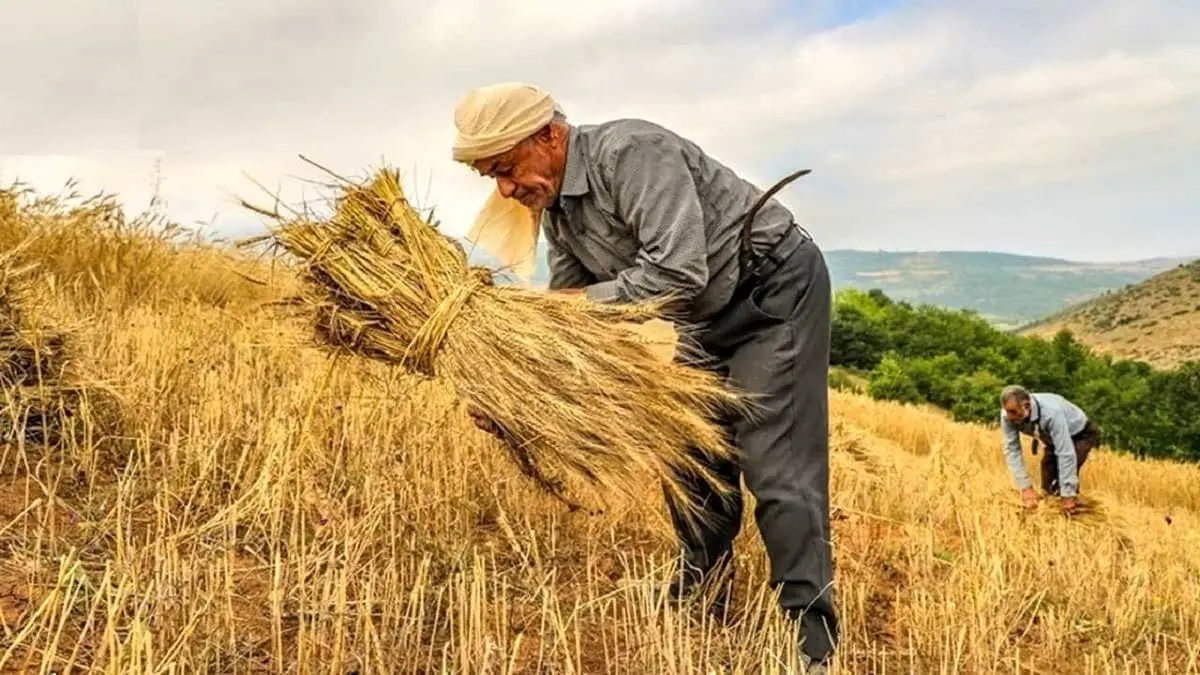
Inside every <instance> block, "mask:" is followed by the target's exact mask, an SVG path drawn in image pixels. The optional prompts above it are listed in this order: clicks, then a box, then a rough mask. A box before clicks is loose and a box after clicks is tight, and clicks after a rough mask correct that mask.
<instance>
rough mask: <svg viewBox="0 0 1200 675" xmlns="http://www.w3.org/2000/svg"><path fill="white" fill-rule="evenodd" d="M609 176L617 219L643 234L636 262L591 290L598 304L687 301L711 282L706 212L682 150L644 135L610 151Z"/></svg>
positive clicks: (670, 142)
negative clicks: (659, 299)
mask: <svg viewBox="0 0 1200 675" xmlns="http://www.w3.org/2000/svg"><path fill="white" fill-rule="evenodd" d="M605 172H606V173H607V174H608V175H609V176H611V179H610V186H611V188H610V189H611V191H612V195H613V200H614V202H615V204H616V210H617V216H618V217H619V218H621V220H623V221H625V222H626V223H627V224H628V225H629V226H630V228H631V229H633V230H634V231H635V232H637V233H638V239H639V244H640V250H639V251H638V254H637V264H636V265H635V266H633V267H630V268H627V269H624V270H621V271H620V272H618V273H617V276H616V278H615V279H613V280H611V281H603V282H600V283H597V284H592V285H591V286H588V289H587V295H588V297H589V298H590V299H592V300H595V301H598V302H623V303H624V302H640V301H642V300H648V299H650V298H654V297H656V296H660V295H663V294H668V293H669V294H671V295H672V296H673V297H674V298H675V300H676V301H677V302H683V303H686V302H688V301H690V300H692V299H693V298H695V297H696V296H697V295H699V294H700V292H701V291H703V290H704V287H705V286H706V285H707V284H708V262H707V252H708V246H707V244H706V241H705V234H704V214H703V212H702V210H701V208H700V197H699V195H698V194H697V193H696V185H695V183H694V182H693V180H692V174H691V171H690V170H689V169H688V165H687V163H686V162H685V161H684V156H683V148H682V147H681V146H680V144H679V142H678V141H677V140H676V139H672V138H670V137H665V136H662V135H658V134H642V135H639V137H638V138H634V139H628V140H627V141H625V142H622V143H620V144H618V145H617V146H616V147H614V148H612V150H611V151H610V152H609V153H608V155H607V157H606V161H605Z"/></svg>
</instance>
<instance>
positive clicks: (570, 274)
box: [541, 119, 792, 323]
mask: <svg viewBox="0 0 1200 675" xmlns="http://www.w3.org/2000/svg"><path fill="white" fill-rule="evenodd" d="M761 194H762V190H759V189H758V188H756V187H755V186H754V185H752V184H751V183H749V182H747V181H745V180H743V179H742V178H740V177H738V175H737V174H735V173H734V172H733V171H732V170H730V169H729V168H728V167H726V166H725V165H723V164H721V163H720V162H718V161H717V160H715V159H713V158H712V157H710V156H709V155H707V154H706V153H705V152H704V151H703V150H701V149H700V148H699V147H698V146H697V145H696V144H695V143H692V142H691V141H689V140H687V139H685V138H682V137H680V136H679V135H677V134H675V133H673V132H671V131H670V130H668V129H664V128H663V127H661V126H658V125H656V124H654V123H652V122H647V121H644V120H637V119H623V120H616V121H612V122H606V123H603V124H594V125H582V126H578V127H576V126H572V127H571V128H570V131H569V139H568V147H567V162H566V169H565V172H564V175H563V181H562V188H561V190H560V191H559V196H558V199H557V200H556V201H555V204H554V205H552V206H551V207H550V208H548V209H546V210H545V211H543V213H542V221H541V228H542V233H543V234H544V235H545V237H546V240H547V244H548V250H549V254H548V263H549V267H550V288H551V289H552V290H557V289H562V288H581V287H586V289H587V295H588V297H589V298H591V299H593V300H595V301H598V302H633V301H641V300H644V299H648V298H652V297H654V296H658V295H660V294H663V293H666V292H673V293H674V294H675V296H676V297H677V298H678V299H679V300H680V301H681V302H682V303H685V304H684V307H683V309H684V312H685V318H687V319H689V320H691V321H692V322H696V323H702V322H703V321H704V320H706V319H709V318H711V317H712V316H713V315H714V314H715V313H716V312H718V311H719V310H721V309H722V308H723V307H724V306H725V305H726V303H728V301H729V299H730V296H731V295H732V294H733V290H734V287H735V286H736V285H737V283H738V281H739V279H738V247H739V240H740V232H741V220H742V217H743V216H744V215H745V214H746V212H747V211H749V209H750V207H751V206H752V205H753V203H754V201H755V200H756V199H758V197H759V195H761ZM791 223H792V214H791V213H790V212H789V211H788V210H787V209H786V208H785V207H784V206H783V205H782V204H780V203H779V202H777V201H776V200H774V199H771V200H769V201H768V202H767V203H766V204H764V205H763V207H762V208H761V209H759V211H758V215H757V216H756V217H755V222H754V226H753V228H752V230H751V244H752V246H753V247H754V249H755V251H756V252H761V251H765V250H767V249H768V248H769V247H770V245H771V244H773V243H774V242H775V240H777V239H778V238H779V237H780V236H781V235H782V234H784V232H785V228H787V227H789V225H790V224H791Z"/></svg>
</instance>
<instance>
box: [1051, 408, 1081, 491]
mask: <svg viewBox="0 0 1200 675" xmlns="http://www.w3.org/2000/svg"><path fill="white" fill-rule="evenodd" d="M1045 426H1046V429H1047V431H1049V432H1050V439H1051V440H1052V441H1053V442H1054V454H1055V457H1056V458H1057V459H1058V491H1059V494H1060V495H1062V496H1063V497H1074V496H1076V494H1077V493H1078V492H1079V476H1078V467H1076V466H1075V464H1076V462H1075V439H1073V438H1071V432H1070V430H1069V429H1068V428H1067V420H1066V419H1065V418H1064V417H1063V415H1062V414H1061V413H1060V412H1058V411H1057V410H1056V411H1054V414H1052V415H1047V416H1046V423H1045Z"/></svg>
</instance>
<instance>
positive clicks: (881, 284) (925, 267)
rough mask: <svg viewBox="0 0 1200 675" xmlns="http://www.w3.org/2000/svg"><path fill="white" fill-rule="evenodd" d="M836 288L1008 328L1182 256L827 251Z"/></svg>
mask: <svg viewBox="0 0 1200 675" xmlns="http://www.w3.org/2000/svg"><path fill="white" fill-rule="evenodd" d="M467 247H468V251H471V253H472V256H471V257H472V259H473V261H474V262H476V264H481V265H486V266H489V267H493V268H494V267H495V266H496V265H495V262H494V260H492V259H491V258H490V257H489V256H487V254H486V253H484V252H482V251H480V250H478V249H477V248H475V247H472V246H471V245H470V244H467ZM825 256H826V260H827V262H828V265H829V271H830V275H831V278H832V282H833V286H834V288H835V289H840V288H860V289H862V290H870V289H872V288H878V289H881V290H882V291H883V292H884V293H885V294H887V296H888V297H890V298H894V299H896V300H904V301H908V302H913V303H929V304H935V305H940V306H943V307H949V308H952V309H969V310H974V311H976V312H979V313H980V315H982V316H983V317H984V318H986V319H988V320H990V321H992V322H993V323H994V324H996V325H997V326H999V327H1002V328H1012V327H1016V326H1019V325H1021V324H1024V323H1028V322H1030V321H1034V320H1036V319H1039V318H1041V317H1044V316H1046V315H1047V314H1050V313H1051V312H1056V311H1058V310H1060V309H1062V308H1063V307H1067V306H1069V305H1071V304H1073V303H1077V302H1080V301H1083V300H1085V299H1088V298H1091V297H1094V296H1096V295H1098V294H1100V293H1103V292H1105V291H1107V290H1115V289H1118V288H1121V287H1123V286H1126V285H1128V284H1134V283H1138V282H1141V281H1144V280H1146V279H1148V278H1149V277H1151V276H1153V275H1155V274H1158V273H1160V272H1163V271H1165V270H1169V269H1172V268H1174V267H1175V266H1177V265H1179V264H1180V263H1181V262H1185V260H1184V259H1176V258H1153V259H1149V260H1136V261H1130V262H1120V263H1088V262H1072V261H1067V260H1060V259H1057V258H1044V257H1036V256H1023V255H1013V254H1008V253H992V252H971V251H920V252H897V251H857V250H845V249H834V250H829V251H826V252H825ZM549 280H550V273H549V269H548V268H547V266H546V250H545V242H544V241H542V242H539V247H538V265H537V269H536V271H535V273H534V278H533V282H534V284H535V285H539V286H544V285H545V284H547V283H549Z"/></svg>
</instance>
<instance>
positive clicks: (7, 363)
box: [0, 246, 117, 446]
mask: <svg viewBox="0 0 1200 675" xmlns="http://www.w3.org/2000/svg"><path fill="white" fill-rule="evenodd" d="M22 251H23V248H22V247H20V246H18V247H17V248H14V249H10V250H8V251H6V252H4V254H2V255H0V442H11V441H16V440H23V441H24V442H25V443H32V444H38V445H42V444H45V445H52V446H53V445H59V444H61V443H62V442H63V441H64V440H65V438H66V437H67V436H69V435H74V434H76V433H87V432H88V431H89V429H88V427H89V426H94V423H96V422H97V421H98V420H101V419H108V418H109V417H110V416H115V415H116V414H117V408H116V397H115V396H114V395H113V393H112V392H111V391H109V390H108V389H106V388H103V387H101V386H100V385H99V384H98V383H95V384H94V383H87V382H84V378H82V377H81V376H80V374H79V373H78V372H77V369H76V368H75V367H74V366H75V364H74V362H73V361H72V360H71V358H70V355H69V353H68V352H69V349H68V345H67V336H66V335H65V334H64V333H62V332H60V331H56V330H50V329H46V328H43V327H41V326H38V325H36V324H34V322H33V321H32V320H31V318H30V317H29V316H27V309H28V308H29V307H30V306H31V305H32V304H33V303H32V298H31V295H32V294H31V293H30V289H31V288H32V286H33V282H32V281H31V280H30V273H31V272H32V271H34V270H35V269H36V267H35V266H33V265H20V264H18V260H19V257H20V253H21V252H22ZM91 430H94V429H91Z"/></svg>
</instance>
